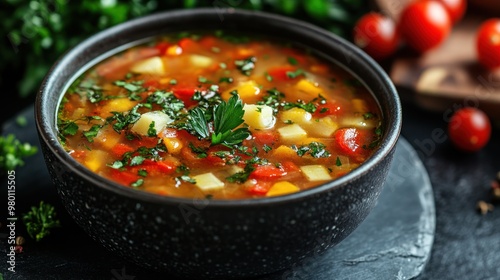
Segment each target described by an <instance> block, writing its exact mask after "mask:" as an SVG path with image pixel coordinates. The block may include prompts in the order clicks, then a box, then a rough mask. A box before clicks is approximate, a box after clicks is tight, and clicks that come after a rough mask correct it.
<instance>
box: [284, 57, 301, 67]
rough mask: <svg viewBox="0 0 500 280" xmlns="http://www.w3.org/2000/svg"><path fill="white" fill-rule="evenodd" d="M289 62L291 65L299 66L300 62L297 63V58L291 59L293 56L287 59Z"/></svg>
mask: <svg viewBox="0 0 500 280" xmlns="http://www.w3.org/2000/svg"><path fill="white" fill-rule="evenodd" d="M287 61H288V63H290V64H291V65H297V64H299V62H298V61H297V59H296V58H295V57H291V56H289V57H287Z"/></svg>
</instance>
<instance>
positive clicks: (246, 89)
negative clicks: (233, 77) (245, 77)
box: [222, 80, 261, 103]
mask: <svg viewBox="0 0 500 280" xmlns="http://www.w3.org/2000/svg"><path fill="white" fill-rule="evenodd" d="M234 90H236V91H238V96H239V97H240V98H241V100H243V102H246V103H249V102H254V101H256V99H257V97H258V96H259V95H260V94H261V91H260V88H259V85H257V83H256V82H255V81H253V80H250V81H245V82H241V83H239V84H238V85H237V86H235V87H232V88H230V89H228V90H226V91H224V92H223V93H222V98H223V99H224V100H229V98H230V97H231V92H232V91H234Z"/></svg>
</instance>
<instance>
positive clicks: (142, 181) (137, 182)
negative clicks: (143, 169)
mask: <svg viewBox="0 0 500 280" xmlns="http://www.w3.org/2000/svg"><path fill="white" fill-rule="evenodd" d="M142 184H144V179H143V178H139V179H137V181H135V182H133V183H132V184H130V186H131V187H134V188H138V187H140V186H142Z"/></svg>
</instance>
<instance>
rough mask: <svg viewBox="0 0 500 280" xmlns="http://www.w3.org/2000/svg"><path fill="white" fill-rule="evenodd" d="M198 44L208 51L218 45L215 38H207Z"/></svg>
mask: <svg viewBox="0 0 500 280" xmlns="http://www.w3.org/2000/svg"><path fill="white" fill-rule="evenodd" d="M198 42H199V43H200V45H202V46H203V47H204V48H206V49H211V48H213V47H215V46H216V45H217V39H215V37H213V36H205V37H203V38H201V39H200V41H198Z"/></svg>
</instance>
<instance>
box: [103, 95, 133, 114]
mask: <svg viewBox="0 0 500 280" xmlns="http://www.w3.org/2000/svg"><path fill="white" fill-rule="evenodd" d="M134 106H135V102H134V101H132V100H130V99H128V98H116V99H111V100H109V101H108V103H106V105H104V106H102V110H101V111H102V113H103V114H104V115H105V116H111V112H126V111H128V110H130V109H132V107H134Z"/></svg>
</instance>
